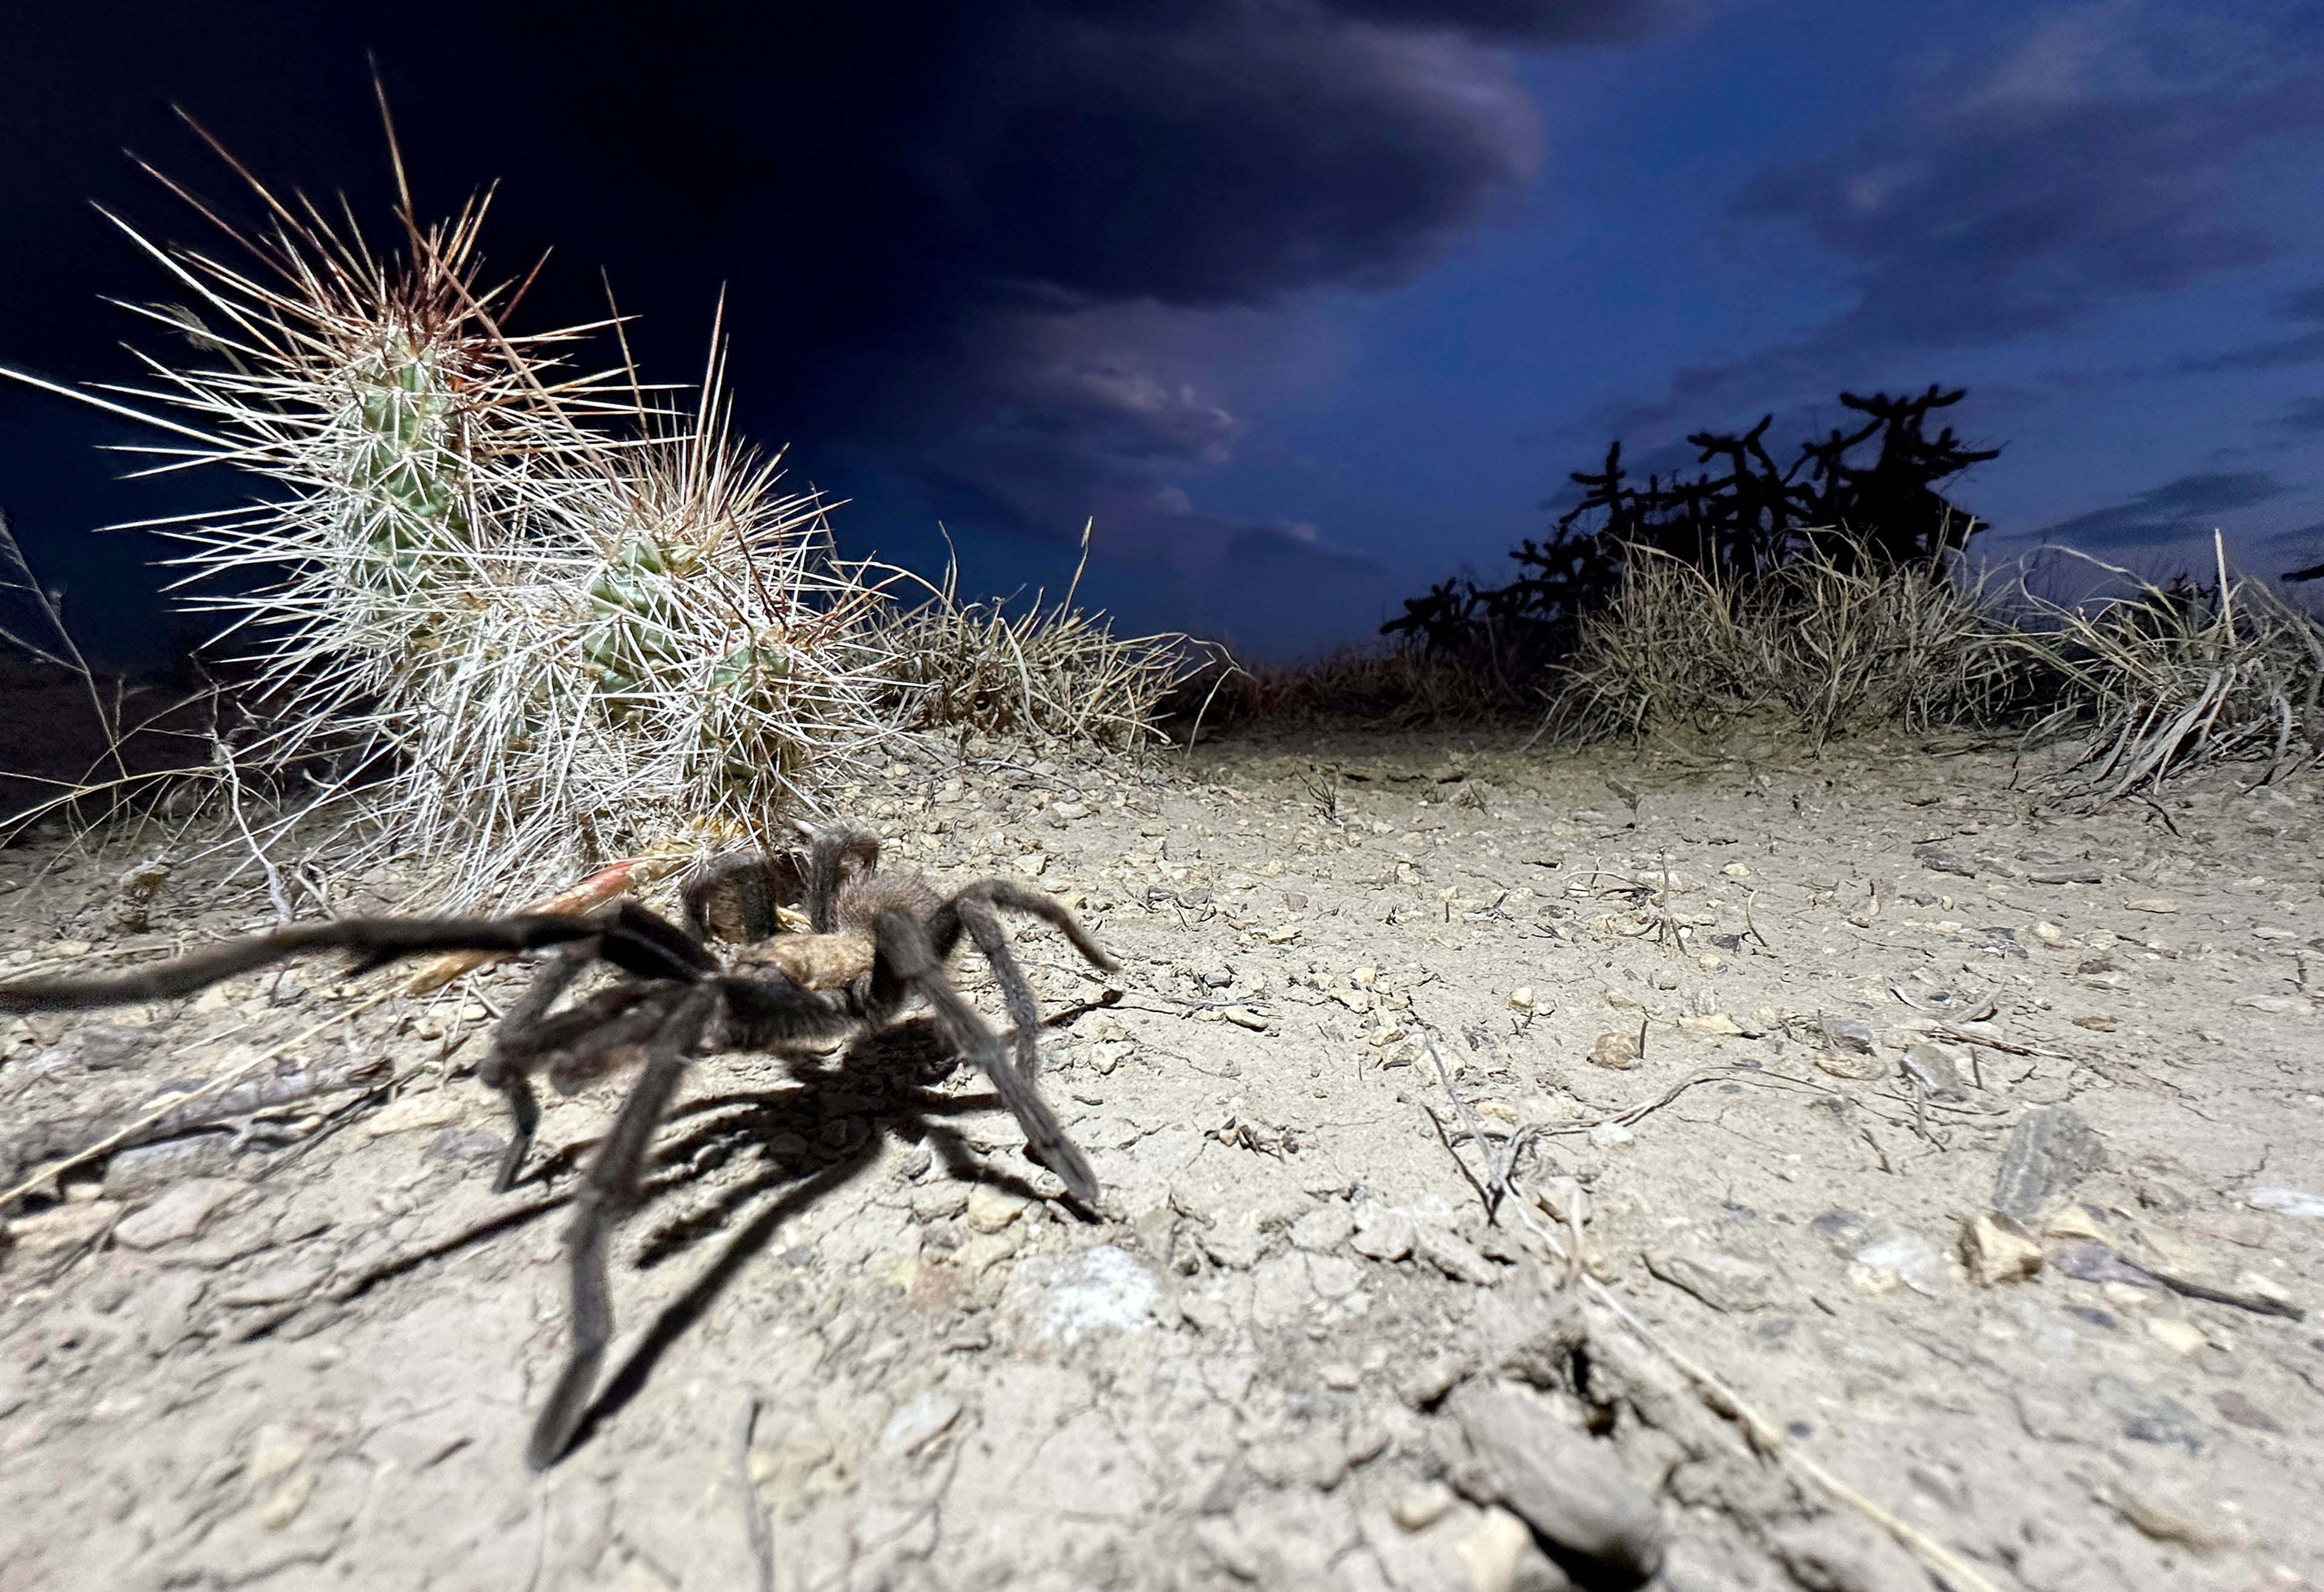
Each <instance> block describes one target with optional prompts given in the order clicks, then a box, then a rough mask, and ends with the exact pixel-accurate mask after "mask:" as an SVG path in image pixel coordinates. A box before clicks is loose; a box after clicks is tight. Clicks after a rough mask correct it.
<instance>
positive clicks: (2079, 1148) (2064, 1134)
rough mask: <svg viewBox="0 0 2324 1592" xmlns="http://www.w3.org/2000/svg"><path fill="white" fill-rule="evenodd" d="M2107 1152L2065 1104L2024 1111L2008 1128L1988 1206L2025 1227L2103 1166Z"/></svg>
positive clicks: (2078, 1113) (2086, 1125)
mask: <svg viewBox="0 0 2324 1592" xmlns="http://www.w3.org/2000/svg"><path fill="white" fill-rule="evenodd" d="M2105 1161H2106V1150H2105V1146H2104V1145H2102V1144H2101V1143H2099V1141H2098V1134H2096V1133H2094V1132H2092V1131H2091V1129H2090V1125H2089V1123H2087V1122H2085V1121H2084V1120H2083V1119H2082V1115H2081V1114H2080V1112H2078V1111H2076V1110H2075V1109H2074V1108H2073V1107H2072V1106H2043V1107H2042V1109H2040V1110H2039V1111H2032V1112H2028V1113H2027V1114H2026V1115H2025V1116H2024V1118H2023V1119H2022V1120H2021V1121H2020V1122H2019V1123H2018V1125H2016V1126H2015V1127H2014V1128H2012V1129H2010V1131H2009V1140H2008V1142H2007V1143H2006V1144H2004V1145H2003V1146H2002V1150H2001V1167H2000V1170H1999V1171H1997V1172H1996V1173H1995V1174H1994V1179H1993V1208H1994V1209H1996V1210H1997V1211H1999V1212H2001V1213H2002V1214H2003V1215H2004V1216H2010V1217H2016V1218H2017V1219H2018V1220H2019V1221H2021V1222H2024V1223H2026V1224H2028V1225H2029V1226H2030V1225H2031V1224H2032V1223H2033V1222H2034V1221H2036V1220H2038V1219H2039V1218H2040V1217H2041V1215H2042V1213H2043V1210H2044V1209H2045V1208H2047V1207H2048V1206H2049V1204H2050V1202H2051V1201H2052V1199H2056V1198H2058V1197H2059V1196H2060V1195H2061V1194H2064V1193H2066V1192H2067V1191H2068V1190H2070V1189H2072V1188H2073V1187H2074V1186H2075V1185H2076V1184H2078V1183H2080V1181H2081V1180H2083V1179H2084V1178H2086V1177H2088V1176H2089V1175H2090V1173H2092V1172H2094V1171H2097V1170H2098V1168H2099V1167H2100V1166H2101V1165H2103V1164H2105Z"/></svg>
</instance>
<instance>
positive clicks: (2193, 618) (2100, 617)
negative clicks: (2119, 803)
mask: <svg viewBox="0 0 2324 1592" xmlns="http://www.w3.org/2000/svg"><path fill="white" fill-rule="evenodd" d="M2213 548H2214V552H2215V556H2216V562H2215V564H2214V571H2213V578H2212V581H2211V584H2209V585H2208V586H2205V585H2199V584H2197V583H2195V582H2194V581H2192V580H2190V578H2187V577H2186V576H2184V575H2181V576H2180V577H2178V578H2175V579H2173V580H2172V581H2171V582H2170V583H2169V584H2168V585H2166V586H2157V585H2156V584H2154V583H2153V581H2151V580H2147V579H2143V578H2140V577H2139V576H2137V575H2135V574H2133V573H2132V572H2131V571H2130V570H2128V569H2121V568H2119V567H2117V566H2116V565H2112V564H2101V563H2098V560H2086V561H2088V562H2089V563H2092V564H2094V565H2096V566H2097V567H2098V569H2103V570H2105V571H2106V572H2107V573H2108V574H2110V575H2112V576H2113V577H2115V578H2117V579H2119V580H2122V581H2125V582H2126V583H2128V585H2129V587H2130V589H2129V590H2128V591H2126V592H2124V593H2121V594H2119V595H2116V596H2113V597H2103V598H2100V599H2098V600H2096V601H2093V602H2085V603H2081V604H2075V605H2068V604H2062V603H2058V602H2055V601H2051V600H2048V599H2044V598H2041V597H2032V596H2029V597H2027V599H2026V602H2027V607H2028V610H2029V612H2028V614H2027V616H2026V619H2027V623H2025V624H2024V625H2021V627H2019V628H2017V629H2015V631H2013V632H2012V633H2011V635H2010V638H2009V639H2010V641H2011V643H2012V644H2013V645H2014V646H2015V647H2016V648H2017V649H2018V650H2019V651H2020V652H2021V653H2023V654H2024V656H2025V657H2026V658H2027V659H2029V660H2030V661H2031V662H2032V663H2033V665H2034V666H2035V668H2036V669H2038V670H2039V671H2041V672H2042V675H2043V682H2044V686H2045V689H2046V690H2047V693H2048V695H2049V697H2050V699H2052V701H2053V703H2054V707H2053V709H2052V717H2051V719H2050V721H2049V723H2050V725H2051V726H2054V727H2064V728H2067V729H2069V730H2070V731H2071V732H2072V733H2075V734H2077V735H2079V736H2082V737H2084V741H2083V745H2084V748H2085V749H2084V751H2083V754H2082V755H2081V756H2080V758H2079V759H2078V760H2077V761H2076V763H2075V764H2073V766H2072V768H2071V769H2070V771H2069V772H2068V773H2067V774H2066V776H2065V782H2067V783H2068V784H2069V785H2070V786H2073V787H2075V788H2078V789H2079V791H2080V792H2081V793H2083V794H2086V795H2088V796H2090V797H2093V798H2095V799H2097V800H2100V801H2109V800H2115V799H2118V798H2121V797H2125V796H2130V795H2134V794H2137V793H2140V792H2145V791H2153V790H2154V789H2155V788H2156V787H2158V786H2160V785H2161V784H2162V783H2163V781H2165V780H2166V779H2168V778H2170V777H2172V775H2174V774H2179V773H2190V772H2191V771H2193V770H2195V769H2198V768H2201V767H2203V766H2205V765H2206V764H2215V763H2227V762H2262V761H2264V763H2265V764H2266V769H2265V772H2264V773H2262V774H2261V775H2260V776H2259V780H2258V783H2262V784H2264V783H2267V782H2272V781H2273V780H2275V779H2277V778H2279V777H2280V776H2281V775H2282V773H2285V772H2287V771H2288V770H2290V769H2292V768H2293V767H2296V766H2299V765H2300V764H2309V763H2315V762H2317V761H2319V760H2324V710H2319V693H2324V625H2319V624H2318V623H2317V622H2316V620H2315V619H2314V618H2313V617H2312V616H2310V615H2307V614H2304V613H2302V612H2301V611H2300V610H2299V609H2297V608H2294V607H2292V606H2290V605H2289V604H2287V603H2285V602H2284V601H2283V599H2282V597H2278V596H2276V595H2275V593H2274V592H2273V591H2271V590H2270V589H2269V588H2267V587H2266V586H2265V585H2264V584H2262V583H2259V582H2255V581H2251V580H2244V579H2238V578H2236V577H2235V576H2234V575H2233V574H2232V572H2231V571H2230V570H2229V569H2228V568H2227V555H2226V551H2225V548H2224V546H2223V545H2222V544H2221V543H2220V542H2219V541H2218V540H2217V537H2216V533H2215V537H2214V541H2213ZM2074 556H2077V557H2079V556H2081V555H2074Z"/></svg>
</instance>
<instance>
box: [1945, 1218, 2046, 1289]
mask: <svg viewBox="0 0 2324 1592" xmlns="http://www.w3.org/2000/svg"><path fill="white" fill-rule="evenodd" d="M1960 1253H1961V1263H1962V1264H1964V1265H1966V1266H1967V1267H1968V1268H1969V1277H1970V1279H1971V1280H1972V1281H1973V1282H1976V1283H1977V1284H1978V1286H1979V1287H1981V1288H1993V1287H1997V1286H1999V1285H2000V1284H2001V1283H2004V1282H2022V1281H2023V1280H2024V1279H2025V1278H2027V1277H2031V1276H2032V1275H2033V1274H2034V1273H2036V1272H2038V1271H2040V1270H2041V1269H2042V1245H2040V1244H2039V1243H2037V1242H2035V1240H2034V1237H2033V1235H2032V1234H2031V1233H2028V1232H2027V1231H2026V1230H2025V1228H2024V1225H2023V1224H2021V1223H2020V1222H2019V1221H2018V1220H2017V1219H2016V1218H2015V1217H2008V1216H2004V1215H2002V1214H2001V1213H1999V1212H1998V1211H1985V1212H1981V1213H1979V1214H1978V1215H1977V1216H1973V1217H1969V1220H1967V1221H1966V1222H1963V1223H1962V1224H1961V1235H1960Z"/></svg>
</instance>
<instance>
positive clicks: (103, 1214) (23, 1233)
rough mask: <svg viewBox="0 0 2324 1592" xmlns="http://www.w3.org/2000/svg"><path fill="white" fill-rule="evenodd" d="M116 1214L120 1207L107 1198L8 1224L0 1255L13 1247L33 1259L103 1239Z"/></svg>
mask: <svg viewBox="0 0 2324 1592" xmlns="http://www.w3.org/2000/svg"><path fill="white" fill-rule="evenodd" d="M120 1214H121V1207H120V1206H118V1205H116V1204H115V1203H114V1202H113V1201H112V1200H109V1199H92V1200H88V1201H84V1202H81V1203H77V1204H72V1205H60V1206H57V1207H55V1208H52V1209H50V1210H44V1211H42V1212H41V1213H40V1214H39V1215H38V1216H29V1217H23V1218H21V1219H19V1220H17V1221H14V1222H11V1223H9V1224H8V1226H7V1239H6V1241H5V1242H0V1254H5V1253H6V1252H7V1251H8V1250H10V1249H11V1248H14V1249H19V1250H22V1251H23V1253H24V1254H27V1255H31V1256H34V1257H39V1256H42V1255H51V1254H63V1253H64V1252H65V1251H66V1250H68V1249H76V1248H78V1247H79V1246H80V1245H84V1244H87V1243H88V1242H90V1241H91V1240H93V1239H96V1238H100V1237H102V1236H104V1234H105V1230H106V1228H107V1227H108V1226H112V1225H113V1223H114V1218H115V1217H118V1216H120Z"/></svg>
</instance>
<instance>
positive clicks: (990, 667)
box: [866, 526, 1231, 751]
mask: <svg viewBox="0 0 2324 1592" xmlns="http://www.w3.org/2000/svg"><path fill="white" fill-rule="evenodd" d="M1089 540H1090V528H1089V527H1087V526H1085V527H1084V529H1083V532H1082V554H1081V558H1082V561H1081V563H1080V564H1078V565H1077V566H1075V568H1074V578H1073V580H1072V582H1071V583H1070V584H1069V585H1068V586H1067V587H1066V588H1065V597H1064V598H1063V599H1062V600H1060V601H1058V602H1056V603H1055V604H1047V603H1046V602H1045V597H1046V594H1045V593H1042V592H1035V593H1034V594H1033V597H1032V600H1031V601H1030V602H1029V603H1028V604H1027V605H1026V606H1024V607H1023V608H1022V609H1020V610H1019V611H1018V612H1016V613H1014V614H1011V613H1010V612H1009V599H1007V598H998V597H996V598H986V599H982V600H980V601H975V602H968V603H964V602H962V601H961V600H960V567H959V564H958V562H957V560H951V561H948V562H947V563H946V565H945V573H944V577H943V578H942V579H941V580H939V581H934V582H931V581H925V580H919V579H918V578H917V577H914V576H910V575H908V574H906V573H904V572H902V571H891V572H890V574H891V575H893V576H897V577H899V578H900V580H901V582H902V584H904V585H905V586H906V587H907V588H909V587H910V586H912V585H918V587H919V588H920V593H919V600H918V601H912V600H909V599H904V600H899V601H892V602H890V603H889V604H888V605H887V606H884V607H883V608H882V609H881V612H880V613H879V614H878V615H877V616H876V617H875V618H873V620H872V621H871V624H870V625H869V626H868V628H867V633H866V639H867V640H868V641H869V643H871V645H872V646H873V647H875V648H876V649H877V650H878V651H879V652H880V653H881V656H882V658H883V662H882V664H881V682H882V689H881V705H882V708H883V711H884V712H885V713H886V714H887V715H888V716H889V717H890V719H891V720H892V721H893V722H894V723H896V724H897V725H899V727H903V728H905V729H908V730H921V731H928V732H936V733H944V734H949V735H953V736H960V737H965V736H969V735H971V734H975V733H980V732H981V733H982V734H985V735H989V736H1001V737H1004V738H1009V739H1016V740H1023V741H1028V742H1046V741H1060V742H1066V743H1072V744H1077V745H1086V746H1093V747H1102V748H1105V749H1109V750H1113V751H1135V750H1137V749H1139V747H1141V746H1144V745H1147V744H1148V743H1149V742H1151V741H1153V740H1155V739H1157V737H1159V736H1161V735H1162V734H1163V731H1162V729H1161V727H1160V719H1161V717H1162V716H1163V714H1164V711H1165V705H1166V704H1167V702H1169V701H1170V700H1171V699H1172V698H1173V697H1174V695H1175V694H1176V692H1178V691H1179V690H1180V689H1181V688H1182V687H1183V686H1184V685H1185V683H1186V682H1187V681H1189V680H1192V679H1193V678H1194V677H1195V676H1197V675H1199V674H1202V673H1203V671H1205V670H1206V669H1208V668H1211V667H1213V666H1217V667H1230V666H1231V665H1229V664H1228V662H1227V658H1226V653H1225V650H1224V649H1223V648H1221V647H1217V646H1214V645H1213V644H1211V643H1203V642H1198V641H1195V640H1194V638H1192V637H1190V636H1187V635H1185V634H1180V633H1177V632H1167V633H1165V634H1157V635H1140V636H1118V635H1116V634H1114V633H1113V625H1112V622H1111V620H1110V619H1109V618H1108V617H1107V616H1105V615H1104V614H1102V613H1100V612H1094V611H1092V610H1089V609H1085V608H1083V607H1080V606H1077V605H1076V604H1075V602H1074V598H1075V597H1077V596H1078V595H1079V594H1080V591H1081V579H1082V574H1083V571H1084V569H1086V568H1087V567H1088V561H1089Z"/></svg>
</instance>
